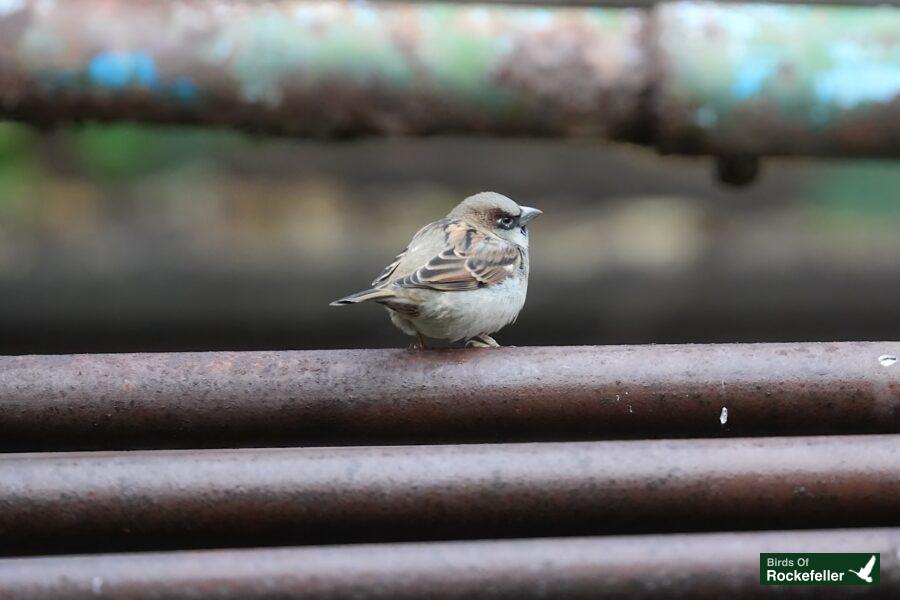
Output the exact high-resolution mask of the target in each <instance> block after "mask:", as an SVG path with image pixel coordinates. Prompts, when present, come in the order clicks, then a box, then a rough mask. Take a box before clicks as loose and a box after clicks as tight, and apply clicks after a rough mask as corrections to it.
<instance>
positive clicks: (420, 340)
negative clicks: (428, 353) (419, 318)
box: [409, 333, 428, 350]
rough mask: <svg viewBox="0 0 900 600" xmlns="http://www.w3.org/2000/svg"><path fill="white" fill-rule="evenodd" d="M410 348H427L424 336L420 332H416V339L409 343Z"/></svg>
mask: <svg viewBox="0 0 900 600" xmlns="http://www.w3.org/2000/svg"><path fill="white" fill-rule="evenodd" d="M409 349H410V350H427V349H428V346H426V345H425V338H424V337H422V334H421V333H417V334H416V341H414V342H413V343H412V344H410V345H409Z"/></svg>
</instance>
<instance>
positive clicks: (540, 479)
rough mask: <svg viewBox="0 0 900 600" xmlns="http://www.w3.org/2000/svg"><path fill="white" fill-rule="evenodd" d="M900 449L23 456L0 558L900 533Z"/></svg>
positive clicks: (537, 447)
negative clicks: (539, 538) (619, 536)
mask: <svg viewBox="0 0 900 600" xmlns="http://www.w3.org/2000/svg"><path fill="white" fill-rule="evenodd" d="M898 515H900V435H869V436H825V437H789V438H751V439H723V440H658V441H626V442H622V441H615V442H568V443H543V444H489V445H479V444H472V445H458V446H440V445H435V446H403V447H359V448H306V449H240V450H193V451H139V452H123V453H113V452H100V453H60V454H52V453H51V454H14V455H6V456H3V457H0V532H2V535H0V550H2V551H3V552H6V553H12V554H15V553H34V552H43V551H59V550H68V551H80V550H91V549H96V548H104V547H105V548H117V547H118V548H131V549H139V548H183V547H204V546H221V545H226V546H234V545H260V544H269V543H277V544H287V543H301V544H307V543H321V542H323V541H344V542H349V541H352V542H361V541H397V540H416V539H419V540H427V539H453V538H490V537H532V536H536V535H577V534H581V535H584V534H595V533H634V532H665V531H693V530H726V529H727V530H741V529H771V528H785V527H788V528H807V527H829V526H831V527H833V526H885V525H896V524H897V519H898Z"/></svg>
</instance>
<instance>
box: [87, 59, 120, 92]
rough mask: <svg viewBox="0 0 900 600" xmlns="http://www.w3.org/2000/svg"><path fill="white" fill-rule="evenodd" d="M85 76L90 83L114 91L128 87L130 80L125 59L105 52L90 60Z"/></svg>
mask: <svg viewBox="0 0 900 600" xmlns="http://www.w3.org/2000/svg"><path fill="white" fill-rule="evenodd" d="M87 74H88V78H90V80H91V83H93V84H95V85H99V86H101V87H106V88H111V89H114V90H118V89H122V88H123V87H125V86H126V85H128V81H129V79H130V78H131V74H130V73H129V68H128V60H127V58H126V57H123V56H122V55H120V54H108V53H106V52H103V53H100V54H98V55H97V56H95V57H94V58H93V59H92V60H91V62H90V64H89V65H88V68H87Z"/></svg>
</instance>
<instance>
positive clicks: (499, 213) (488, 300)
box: [331, 192, 541, 349]
mask: <svg viewBox="0 0 900 600" xmlns="http://www.w3.org/2000/svg"><path fill="white" fill-rule="evenodd" d="M540 214H541V211H539V210H538V209H536V208H529V207H527V206H519V205H518V204H516V203H515V202H513V201H512V200H510V199H509V198H507V197H506V196H503V195H501V194H497V193H495V192H481V193H480V194H475V195H474V196H470V197H468V198H466V199H465V200H463V201H462V202H461V203H460V204H459V205H458V206H457V207H456V208H454V209H453V210H452V211H450V214H448V215H447V216H446V217H444V218H443V219H440V220H438V221H435V222H434V223H429V224H428V225H426V226H425V227H423V228H421V229H420V230H419V231H418V232H417V233H416V234H415V235H414V236H413V238H412V241H411V242H410V243H409V245H408V246H407V247H406V248H405V249H404V250H403V251H402V252H401V253H400V254H398V255H397V256H396V258H394V261H393V262H392V263H391V264H389V265H388V266H387V267H385V269H384V271H382V272H381V274H380V275H379V276H378V277H376V278H375V280H374V281H372V287H371V289H368V290H364V291H362V292H357V293H355V294H351V295H350V296H347V297H346V298H341V299H340V300H335V301H334V302H332V303H331V306H346V305H349V304H359V303H361V302H377V303H378V304H381V305H383V306H384V307H385V308H386V309H387V311H388V314H389V315H390V317H391V321H392V322H393V323H394V325H396V326H397V328H399V329H400V330H401V331H402V332H403V333H405V334H407V335H411V336H416V339H417V342H418V343H417V345H418V347H419V348H423V349H424V348H425V338H432V339H439V340H449V341H450V342H456V341H459V340H466V346H469V347H478V348H496V347H498V346H499V344H498V343H497V342H496V341H495V340H494V338H492V337H491V334H493V333H495V332H497V331H499V330H500V329H502V328H503V327H504V326H506V325H509V324H510V323H512V322H513V321H515V320H516V317H518V316H519V311H521V310H522V306H523V305H524V304H525V295H526V293H527V291H528V224H529V223H530V222H531V221H532V220H533V219H534V218H535V217H537V216H538V215H540Z"/></svg>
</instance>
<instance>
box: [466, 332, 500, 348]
mask: <svg viewBox="0 0 900 600" xmlns="http://www.w3.org/2000/svg"><path fill="white" fill-rule="evenodd" d="M499 347H500V344H498V343H497V340H495V339H494V338H492V337H491V336H489V335H487V334H486V333H483V334H481V335H476V336H475V337H473V338H472V339H470V340H469V341H468V342H466V348H499Z"/></svg>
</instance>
